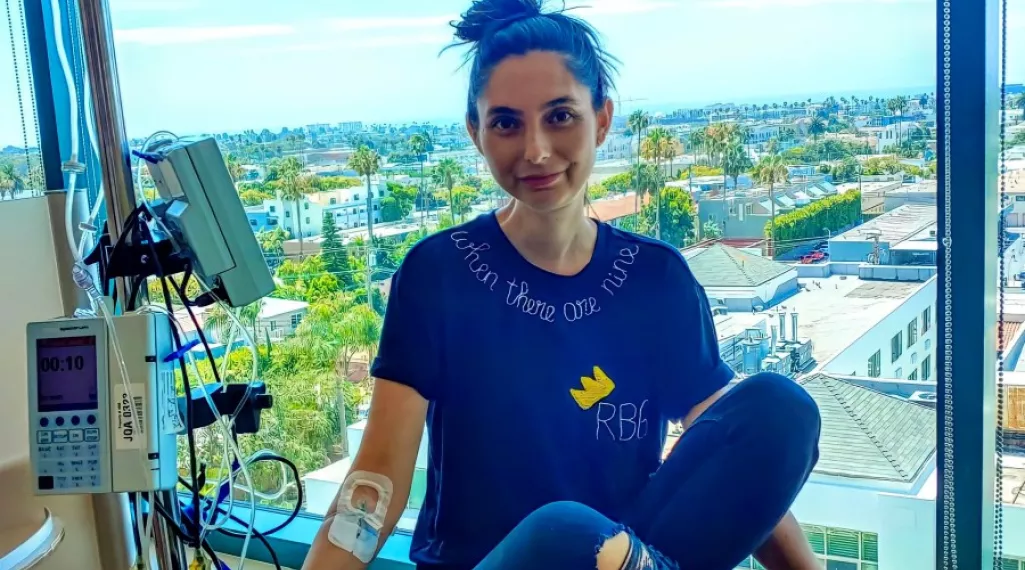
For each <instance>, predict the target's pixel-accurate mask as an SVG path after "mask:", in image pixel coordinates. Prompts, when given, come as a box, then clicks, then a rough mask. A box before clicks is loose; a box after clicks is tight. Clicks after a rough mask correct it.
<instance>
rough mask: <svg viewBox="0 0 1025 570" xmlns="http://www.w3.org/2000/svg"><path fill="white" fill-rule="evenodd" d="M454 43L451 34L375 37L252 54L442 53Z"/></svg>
mask: <svg viewBox="0 0 1025 570" xmlns="http://www.w3.org/2000/svg"><path fill="white" fill-rule="evenodd" d="M451 41H452V35H451V34H432V33H423V34H407V35H390V36H374V37H361V38H344V39H340V40H330V41H324V42H307V43H301V44H293V45H284V46H280V47H267V48H256V49H255V50H254V51H252V52H250V53H257V54H258V53H317V52H338V51H344V50H352V49H360V48H386V47H403V46H414V45H429V46H433V47H435V48H437V51H440V50H441V48H443V47H445V46H446V45H448V44H449V43H450V42H451Z"/></svg>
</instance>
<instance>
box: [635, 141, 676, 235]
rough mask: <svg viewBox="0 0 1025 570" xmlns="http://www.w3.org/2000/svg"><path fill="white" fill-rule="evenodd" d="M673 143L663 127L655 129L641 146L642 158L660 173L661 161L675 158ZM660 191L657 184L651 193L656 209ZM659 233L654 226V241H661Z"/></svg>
mask: <svg viewBox="0 0 1025 570" xmlns="http://www.w3.org/2000/svg"><path fill="white" fill-rule="evenodd" d="M674 143H675V141H674V139H673V136H672V135H671V134H670V133H669V131H668V130H666V129H665V128H663V127H655V128H653V129H651V131H650V132H649V133H648V137H647V138H646V139H645V140H644V144H643V145H642V147H643V148H642V152H643V153H644V158H647V159H648V160H651V161H653V162H654V163H655V170H656V171H657V172H661V170H660V167H661V164H662V160H665V159H669V160H671V159H672V158H673V157H675V156H676V146H677V145H676V144H674ZM664 178H665V175H663V180H664ZM661 189H662V184H658V185H656V186H654V187H653V188H652V190H653V193H654V194H655V205H656V208H658V207H660V206H661V204H662V201H661V200H659V199H658V193H659V192H660V191H661ZM657 219H659V220H661V219H662V218H661V217H660V216H657ZM660 232H661V228H660V226H659V225H658V224H655V239H662V238H661V233H660Z"/></svg>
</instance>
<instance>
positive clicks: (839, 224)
mask: <svg viewBox="0 0 1025 570" xmlns="http://www.w3.org/2000/svg"><path fill="white" fill-rule="evenodd" d="M860 220H861V193H860V192H857V191H852V192H845V193H843V194H836V195H834V196H828V197H826V198H823V199H821V200H816V201H815V202H812V203H811V204H809V205H808V206H805V207H803V208H798V209H796V210H794V211H792V212H787V213H786V214H783V215H781V216H779V217H778V218H776V220H775V222H770V223H769V224H766V226H765V235H766V236H772V235H775V236H776V239H778V240H779V241H780V243H784V244H791V243H794V242H800V241H802V240H805V241H806V240H809V239H815V238H821V237H823V236H824V235H825V234H828V233H829V232H837V231H840V230H842V229H844V228H846V227H849V226H851V225H853V224H856V223H858V222H859V221H860ZM792 247H793V246H789V245H783V246H779V248H778V251H777V253H785V251H786V250H788V249H792Z"/></svg>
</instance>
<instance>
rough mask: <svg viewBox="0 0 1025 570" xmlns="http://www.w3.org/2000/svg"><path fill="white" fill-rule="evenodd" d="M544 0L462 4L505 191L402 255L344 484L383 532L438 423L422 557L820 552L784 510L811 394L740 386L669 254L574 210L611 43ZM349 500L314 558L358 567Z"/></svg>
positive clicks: (475, 82) (637, 564) (501, 564)
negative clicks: (672, 426) (378, 517)
mask: <svg viewBox="0 0 1025 570" xmlns="http://www.w3.org/2000/svg"><path fill="white" fill-rule="evenodd" d="M541 3H542V0H479V1H477V2H474V3H473V5H472V6H471V8H470V9H469V10H468V11H467V12H466V13H465V14H464V15H463V19H462V21H460V22H458V23H456V24H454V26H455V28H456V36H457V38H459V39H460V40H462V41H463V42H464V43H468V44H470V45H471V46H472V50H471V54H470V55H471V57H472V68H471V78H470V79H471V80H470V90H469V98H468V108H467V118H466V123H467V129H468V130H469V133H470V136H471V137H472V139H473V141H474V143H475V144H476V145H477V148H478V149H479V150H480V152H481V153H482V154H483V155H484V157H485V158H486V159H487V161H488V165H489V167H490V169H491V172H492V174H493V175H494V177H495V179H496V180H497V182H498V184H499V185H500V186H501V187H502V188H503V189H504V190H505V191H506V192H507V193H508V194H509V195H510V197H511V198H512V200H511V202H510V204H509V205H507V206H506V207H504V208H502V209H501V210H499V211H497V212H495V213H493V214H490V215H485V216H481V217H479V218H477V219H475V220H473V221H471V222H469V223H466V224H464V225H462V226H458V227H455V228H451V229H449V230H446V231H443V232H440V233H438V234H435V235H433V236H431V237H429V238H427V239H425V240H423V241H422V242H421V243H419V244H418V245H417V246H416V247H414V248H413V249H412V250H411V251H410V252H409V254H408V256H407V257H406V259H405V261H404V263H403V264H402V267H401V269H400V270H399V271H398V272H397V273H396V274H395V276H394V278H393V281H392V290H391V295H390V297H389V300H388V310H387V315H386V317H385V323H384V331H383V335H382V338H381V346H380V352H379V356H378V357H377V359H376V361H375V362H374V365H373V368H372V374H373V376H374V377H375V378H377V379H378V380H377V381H376V385H375V387H374V396H373V402H372V404H371V411H370V420H369V424H368V426H367V429H366V432H365V434H364V438H363V442H362V444H361V446H360V449H359V453H358V454H357V456H356V458H355V461H354V464H353V471H354V472H358V473H357V474H354V475H353V476H351V477H350V479H348V480H347V482H346V484H344V485H343V490H342V493H341V494H340V497H341V499H340V501H337V502H336V503H340V504H343V505H345V506H343V509H342V510H343V511H345V512H346V513H349V514H347V515H346V516H350V517H351V516H352V515H351V511H352V509H350V508H349V507H348V505H349V504H352V505H359V506H360V507H361V508H363V509H365V510H367V511H370V512H373V511H375V509H377V508H378V507H379V506H380V505H379V504H378V499H382V498H383V500H384V501H385V502H386V503H387V507H386V508H383V509H380V510H381V511H382V513H381V514H382V517H383V525H382V526H383V528H382V529H381V532H380V536H381V537H387V536H388V533H389V532H390V531H391V529H392V528H393V526H394V524H395V523H396V521H397V520H398V518H399V516H400V514H401V513H402V510H403V506H404V505H405V503H406V500H407V497H408V491H409V487H410V481H411V477H412V471H413V466H414V461H415V458H416V455H417V449H418V444H419V442H420V438H421V434H422V430H423V426H424V423H425V421H426V424H427V427H428V433H429V441H430V459H429V463H430V465H429V470H428V477H427V496H426V500H425V503H424V505H423V508H422V510H421V512H420V517H419V520H418V521H417V526H416V531H415V533H414V535H413V546H412V552H411V554H410V558H411V559H412V560H413V561H414V562H416V563H417V567H418V568H421V569H433V570H441V569H444V570H456V569H459V570H464V569H466V570H468V569H471V568H478V569H482V570H499V569H501V570H506V569H509V570H513V569H547V568H552V569H558V570H577V569H580V570H583V569H593V568H599V569H600V570H620V569H628V570H640V569H649V568H651V569H656V568H657V569H668V568H677V567H678V568H683V569H700V570H726V569H729V568H732V567H734V566H735V565H736V564H738V563H740V562H741V561H742V560H743V559H744V558H745V557H746V556H748V555H750V554H752V553H756V555H757V556H758V557H759V558H760V559H761V560H762V562H763V564H764V565H765V566H766V567H768V568H770V569H776V568H800V569H804V568H814V567H817V564H816V562H815V559H814V556H813V555H812V553H811V552H810V549H809V548H808V546H807V542H806V541H805V540H804V537H803V534H802V533H801V530H800V527H799V526H798V525H797V523H796V521H795V520H794V519H793V517H792V516H790V515H789V514H788V509H789V507H790V505H791V503H792V502H793V500H794V498H795V497H796V495H797V493H798V491H799V490H800V488H801V486H802V485H803V484H804V481H805V480H806V479H807V477H808V475H809V473H810V472H811V469H812V467H813V465H814V463H815V460H816V458H817V450H816V446H817V440H818V432H819V417H818V412H817V409H816V407H815V404H814V402H813V401H812V400H811V399H810V398H809V397H808V395H807V394H806V393H805V392H804V391H803V390H802V389H801V388H800V387H799V386H798V385H797V384H796V383H794V382H792V381H790V380H788V379H786V378H783V377H781V376H775V375H769V374H760V375H756V376H753V377H750V378H748V379H746V380H744V381H743V382H740V383H739V384H737V385H736V386H735V387H734V388H733V389H732V390H730V391H729V392H727V385H728V384H729V383H730V381H731V380H732V379H733V372H732V371H731V370H730V368H729V367H728V366H727V365H726V364H724V363H723V362H722V361H721V360H720V358H719V349H718V342H717V337H716V334H715V330H714V326H713V323H712V316H711V314H710V310H709V307H708V304H707V299H706V297H705V294H704V291H703V290H702V288H701V286H700V285H699V284H698V283H697V282H696V281H695V279H694V276H693V275H692V274H691V272H690V271H689V269H688V268H687V264H686V263H685V262H684V259H683V257H682V256H681V255H680V253H679V252H678V251H677V250H675V249H674V248H672V247H670V246H668V245H666V244H664V243H662V242H657V241H654V240H650V239H647V238H644V237H640V236H637V235H634V234H631V233H628V232H624V231H620V230H617V229H615V228H612V227H610V226H609V225H607V224H604V223H601V222H596V221H595V220H592V219H589V218H588V217H587V216H586V215H585V209H584V204H585V196H586V194H585V187H586V183H587V179H588V176H589V175H590V174H591V170H592V167H593V165H594V161H595V155H596V149H597V148H598V147H599V146H600V145H601V144H602V142H603V141H604V140H605V137H606V136H607V135H608V132H609V129H610V128H611V124H612V117H613V106H612V101H611V100H610V98H609V91H610V89H611V85H612V84H611V68H612V65H611V58H610V56H609V55H607V54H606V53H605V52H604V51H603V50H602V48H601V47H600V45H599V43H598V40H597V36H596V34H595V32H594V31H593V30H592V29H591V28H590V27H589V26H588V25H587V24H585V23H584V22H582V21H580V20H578V19H575V18H573V17H570V16H568V15H567V14H564V13H561V12H554V13H544V12H542V6H541ZM680 420H682V421H683V423H684V426H685V428H686V431H685V433H684V435H683V436H682V437H681V439H680V440H679V442H678V444H677V445H676V447H675V449H674V450H673V451H672V453H671V454H670V456H669V457H668V459H667V460H666V461H665V462H664V463H663V462H661V461H660V458H661V453H662V448H663V445H664V442H665V438H666V431H667V424H668V422H669V421H680ZM364 476H366V477H364ZM367 477H369V478H370V479H368V478H367ZM371 479H372V480H374V481H377V482H381V481H384V482H385V483H384V484H383V485H377V484H376V483H371V482H368V481H371ZM350 494H351V499H350ZM335 508H336V509H337V506H336V507H335ZM357 518H358V517H357ZM336 520H337V521H343V517H342V516H341V515H336V511H335V510H334V509H332V511H331V512H330V513H329V515H328V519H327V520H326V521H325V523H324V526H323V528H322V529H321V531H320V533H319V534H318V536H317V537H316V540H315V542H314V544H313V547H312V549H311V551H310V555H309V557H308V559H307V561H306V566H305V567H306V568H308V569H310V570H321V569H323V570H329V569H331V570H342V569H349V568H363V567H365V564H364V563H363V562H361V561H360V560H358V559H357V558H356V557H355V556H353V555H351V554H349V552H346V550H348V551H352V550H353V547H352V545H351V544H350V545H349V546H345V540H346V539H339V538H338V537H337V536H336V537H334V538H331V537H330V535H331V529H332V527H333V525H334V524H335V523H336ZM338 524H341V525H343V526H344V524H346V523H344V521H343V522H339V523H338ZM359 524H363V523H359ZM374 526H375V525H374V524H369V527H374ZM369 527H368V526H367V525H365V524H364V526H360V527H357V526H352V527H350V528H351V529H356V528H360V529H366V528H369ZM339 528H341V527H339ZM338 532H339V533H344V532H345V531H344V529H343V530H340V531H338ZM358 532H363V534H362V536H363V538H364V539H366V538H367V537H368V536H370V537H371V550H370V552H372V547H373V546H378V542H377V541H378V540H379V542H381V543H383V538H381V539H378V538H377V534H376V533H374V528H370V531H369V535H368V534H367V533H366V532H364V531H363V530H360V531H358ZM358 532H357V531H353V534H352V535H350V536H349V538H348V540H352V539H353V537H355V536H356V534H358ZM337 545H341V546H342V547H343V548H339V546H337ZM369 555H370V554H369V553H364V554H363V555H361V556H360V557H361V558H363V559H364V560H369Z"/></svg>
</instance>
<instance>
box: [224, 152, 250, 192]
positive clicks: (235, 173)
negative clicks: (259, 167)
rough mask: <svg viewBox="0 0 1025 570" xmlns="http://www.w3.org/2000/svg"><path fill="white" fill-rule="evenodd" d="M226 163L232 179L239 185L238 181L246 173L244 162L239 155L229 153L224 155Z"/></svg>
mask: <svg viewBox="0 0 1025 570" xmlns="http://www.w3.org/2000/svg"><path fill="white" fill-rule="evenodd" d="M224 164H225V166H227V167H228V174H229V175H230V176H231V181H232V182H234V183H235V185H236V186H238V183H239V181H240V180H242V178H243V177H244V176H245V174H246V169H245V168H243V167H242V162H241V161H240V160H239V157H238V156H236V155H235V154H234V153H230V152H229V153H228V154H226V155H225V156H224Z"/></svg>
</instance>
